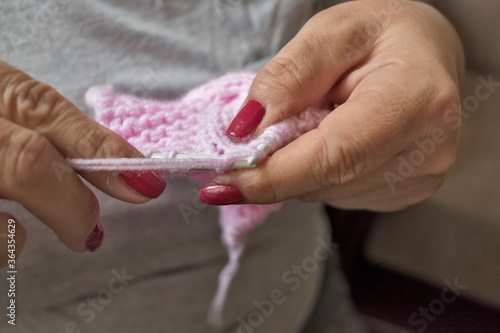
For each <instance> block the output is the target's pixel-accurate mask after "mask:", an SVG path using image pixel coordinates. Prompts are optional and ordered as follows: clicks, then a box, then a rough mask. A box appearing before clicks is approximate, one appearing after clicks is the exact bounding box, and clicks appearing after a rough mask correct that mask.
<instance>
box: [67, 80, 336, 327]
mask: <svg viewBox="0 0 500 333" xmlns="http://www.w3.org/2000/svg"><path fill="white" fill-rule="evenodd" d="M254 77H255V74H254V73H249V72H241V73H231V74H227V75H225V76H223V77H221V78H218V79H216V80H213V81H211V82H209V83H207V84H205V85H202V86H200V87H198V88H196V89H194V90H192V91H190V92H189V93H187V94H186V95H185V96H183V97H182V98H180V99H177V100H173V101H161V100H155V99H147V98H139V97H135V96H132V95H128V94H124V93H120V92H117V91H115V90H114V89H113V87H111V86H96V87H92V88H91V89H89V91H88V92H87V94H86V101H87V104H88V105H89V106H90V107H91V108H92V109H93V110H94V112H95V117H96V120H97V121H98V122H100V123H101V124H103V125H104V126H106V127H108V128H110V129H111V130H113V131H115V132H116V133H118V134H119V135H121V136H122V137H123V138H125V139H126V140H128V142H130V143H131V144H132V145H133V146H135V147H136V148H137V149H139V150H140V151H141V152H142V153H143V154H144V155H145V156H150V155H151V154H152V153H158V152H160V153H163V155H164V156H165V158H163V159H160V160H156V161H153V162H152V161H151V160H152V159H107V160H106V161H102V160H78V159H76V160H71V161H70V164H71V165H72V166H73V167H75V168H76V169H80V170H95V171H97V170H115V171H120V170H130V169H132V170H146V169H149V168H151V167H152V166H153V167H154V169H155V170H159V173H160V174H161V175H163V176H168V177H171V176H182V177H188V178H192V179H193V178H194V179H195V180H198V181H200V182H202V183H206V182H207V181H208V180H210V178H211V177H212V176H214V175H215V174H216V173H221V172H224V171H226V170H227V169H228V168H229V166H230V165H231V164H232V163H234V162H235V161H237V160H241V159H245V160H246V159H248V158H252V159H253V160H254V161H255V162H256V163H258V162H260V161H262V160H263V159H264V158H265V157H266V156H267V154H268V153H272V152H274V151H276V150H277V149H279V148H281V147H283V146H285V145H286V144H288V143H289V142H290V141H292V140H294V139H296V138H297V137H299V136H300V135H302V134H303V133H305V132H307V131H309V130H311V129H314V128H316V127H317V126H318V124H319V123H320V121H321V120H322V119H323V118H324V117H325V116H326V115H327V114H328V112H329V111H330V109H329V107H328V105H327V103H326V102H324V101H322V102H319V103H318V104H317V105H315V106H312V107H309V108H308V109H306V110H304V111H303V112H301V113H299V114H297V115H295V116H292V117H290V118H288V119H286V120H284V121H282V122H280V123H278V124H275V125H273V126H270V127H268V128H266V129H265V130H264V132H263V133H262V134H261V135H260V136H259V137H257V138H255V139H253V140H251V141H248V142H243V143H235V142H233V141H231V140H230V139H229V138H228V137H227V136H226V135H225V130H226V129H227V127H228V126H229V124H230V123H231V121H232V119H233V118H234V117H235V116H236V114H237V113H238V110H239V108H240V107H241V104H242V103H243V101H244V99H245V98H246V96H247V95H248V91H249V89H250V85H251V83H252V81H253V79H254ZM263 147H264V149H263ZM176 154H203V155H212V156H219V157H221V159H218V160H213V159H210V158H206V157H200V158H196V159H190V160H182V159H180V160H179V159H176V158H175V156H176ZM103 162H105V165H106V167H103V166H102V165H103ZM151 163H153V164H151ZM192 168H196V169H203V168H208V169H214V170H213V171H204V172H203V171H197V172H193V171H191V170H190V169H192ZM280 208H281V204H280V203H278V204H272V205H231V206H221V207H220V225H221V229H222V238H223V240H224V243H225V244H226V246H228V249H229V257H230V261H229V264H228V266H226V268H225V269H224V271H223V272H222V273H221V276H220V278H219V290H218V293H217V295H216V297H215V300H214V303H213V307H212V310H213V312H212V321H216V322H217V321H220V315H221V311H222V307H223V303H224V299H225V296H226V292H227V288H228V287H229V284H230V281H231V279H232V278H233V276H234V274H235V273H236V271H237V268H238V259H239V256H240V255H241V253H242V249H243V244H244V241H245V236H246V235H247V233H248V232H249V231H250V230H252V229H253V228H254V227H255V226H256V225H258V224H260V223H262V222H263V221H264V220H265V219H266V218H267V216H268V215H269V214H270V213H271V212H273V211H277V210H279V209H280Z"/></svg>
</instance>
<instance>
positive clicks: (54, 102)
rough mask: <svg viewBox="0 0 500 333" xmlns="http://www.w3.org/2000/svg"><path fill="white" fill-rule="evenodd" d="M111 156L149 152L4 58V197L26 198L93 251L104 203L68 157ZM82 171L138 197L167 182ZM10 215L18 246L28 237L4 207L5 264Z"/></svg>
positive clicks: (0, 134)
mask: <svg viewBox="0 0 500 333" xmlns="http://www.w3.org/2000/svg"><path fill="white" fill-rule="evenodd" d="M108 157H109V158H111V157H115V158H116V157H143V156H142V154H141V153H140V152H139V151H137V150H136V149H135V148H134V147H132V146H131V145H130V144H129V143H128V142H127V141H126V140H125V139H123V138H122V137H120V136H119V135H118V134H116V133H114V132H112V131H111V130H109V129H107V128H105V127H103V126H102V125H100V124H98V123H96V122H95V121H93V120H92V119H90V118H89V117H87V116H86V115H85V114H84V113H83V112H81V111H80V110H79V109H78V108H77V107H76V106H75V105H74V104H73V103H71V102H70V101H69V100H67V99H66V98H64V97H63V96H61V95H60V94H59V93H58V92H57V91H56V90H55V89H54V88H52V87H51V86H49V85H47V84H44V83H42V82H39V81H37V80H35V79H33V78H31V77H30V76H29V75H27V74H25V73H23V72H21V71H19V70H17V69H16V68H14V67H12V66H9V65H8V64H6V63H3V62H0V199H7V200H14V201H17V202H19V203H21V204H22V205H23V206H24V207H25V208H26V209H27V210H28V211H30V212H31V213H32V214H33V215H35V216H36V217H37V218H38V219H40V220H41V221H42V222H43V223H45V224H46V225H47V226H48V227H49V228H51V229H52V230H53V231H54V232H55V233H56V235H57V236H58V237H59V239H60V240H61V241H62V242H63V243H64V244H65V245H66V246H67V247H69V248H70V249H72V250H74V251H78V252H85V251H92V252H93V251H95V250H97V248H98V247H99V246H100V244H101V243H102V239H103V234H104V233H103V229H102V226H101V224H100V223H99V203H98V201H97V198H96V196H95V195H94V193H92V191H91V190H90V189H89V188H88V187H87V186H86V185H85V184H84V183H83V181H82V180H81V178H80V177H79V176H78V175H77V173H76V172H75V171H74V170H73V169H71V168H70V167H69V166H68V165H67V163H66V158H87V159H91V158H108ZM80 175H81V176H82V177H83V178H85V179H86V180H87V181H89V182H90V183H91V184H93V185H94V186H95V187H97V188H98V189H100V190H101V191H103V192H105V193H107V194H109V195H111V196H113V197H115V198H117V199H120V200H123V201H126V202H131V203H144V202H147V201H149V200H150V199H153V198H156V197H158V196H159V195H160V194H161V193H162V192H163V190H164V188H165V186H166V183H165V181H164V180H163V179H162V178H160V177H159V176H158V175H157V174H156V173H154V172H152V171H147V172H141V173H139V172H126V173H120V174H118V173H111V172H88V173H84V172H82V173H80ZM9 219H11V220H14V221H15V222H16V252H20V249H21V248H22V247H23V245H24V241H25V238H26V237H25V232H24V230H23V228H22V226H21V225H20V223H19V221H18V220H17V219H15V218H14V217H12V216H10V215H9V214H8V213H4V212H0V267H1V266H3V265H5V263H6V262H7V256H6V254H7V243H8V242H7V240H8V237H7V226H8V223H9ZM11 224H12V221H11Z"/></svg>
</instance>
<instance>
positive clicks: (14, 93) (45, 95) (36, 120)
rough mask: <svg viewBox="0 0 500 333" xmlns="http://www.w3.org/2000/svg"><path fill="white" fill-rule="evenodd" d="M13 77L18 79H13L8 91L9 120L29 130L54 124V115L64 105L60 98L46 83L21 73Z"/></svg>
mask: <svg viewBox="0 0 500 333" xmlns="http://www.w3.org/2000/svg"><path fill="white" fill-rule="evenodd" d="M13 75H15V76H17V77H18V78H17V79H13V82H15V83H14V84H13V87H12V89H11V90H10V92H11V93H10V97H9V100H10V101H11V103H10V107H9V108H8V109H9V110H10V112H11V114H10V117H11V119H14V120H16V122H18V123H20V124H24V125H26V126H27V127H29V128H35V127H38V128H41V127H43V126H46V125H49V124H51V123H53V122H55V121H56V114H57V113H58V111H60V106H61V105H62V104H63V103H64V99H63V98H62V96H61V95H60V94H59V93H58V92H57V91H56V90H55V89H54V88H52V87H51V86H50V85H48V84H46V83H43V82H40V81H37V80H34V79H32V78H30V77H27V76H26V75H25V74H22V73H21V74H17V73H16V74H13ZM14 101H15V102H14ZM14 103H15V104H14Z"/></svg>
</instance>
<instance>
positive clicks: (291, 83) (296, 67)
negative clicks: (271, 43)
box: [255, 55, 312, 104]
mask: <svg viewBox="0 0 500 333" xmlns="http://www.w3.org/2000/svg"><path fill="white" fill-rule="evenodd" d="M304 72H305V73H309V74H308V75H312V74H311V72H312V69H311V67H310V65H309V64H308V63H307V62H306V61H304V60H298V59H294V58H292V57H290V56H286V55H282V56H280V55H278V56H276V57H275V58H274V59H273V60H272V61H271V62H270V63H269V64H268V65H267V66H266V67H264V68H263V69H262V70H261V72H260V73H259V74H260V75H258V76H257V77H256V79H255V82H256V84H258V85H259V86H260V87H265V88H267V89H265V90H266V91H273V92H275V91H279V92H280V94H281V95H282V96H285V97H286V98H284V100H285V101H287V102H288V103H289V104H294V103H296V102H297V98H298V97H299V96H301V95H303V94H304V92H305V91H306V87H305V83H304V79H302V75H303V74H302V73H304ZM274 94H275V93H274Z"/></svg>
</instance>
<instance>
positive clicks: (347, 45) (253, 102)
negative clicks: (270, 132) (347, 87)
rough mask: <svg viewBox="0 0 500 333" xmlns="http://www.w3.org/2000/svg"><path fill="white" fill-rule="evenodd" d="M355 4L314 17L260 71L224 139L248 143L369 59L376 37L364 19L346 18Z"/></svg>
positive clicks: (319, 95) (306, 105)
mask: <svg viewBox="0 0 500 333" xmlns="http://www.w3.org/2000/svg"><path fill="white" fill-rule="evenodd" d="M352 6H357V4H353V3H349V4H344V5H339V6H334V7H332V8H330V9H327V10H325V11H323V12H320V13H319V14H317V15H316V16H314V17H313V18H311V19H310V20H309V21H308V22H307V23H306V24H305V26H304V27H303V28H302V29H301V30H300V32H299V33H298V34H297V35H296V36H295V37H294V38H293V39H292V40H291V41H290V42H289V43H288V44H287V45H286V46H285V47H284V48H283V49H282V50H281V51H280V52H279V53H278V54H277V55H276V56H275V57H274V58H273V59H272V60H271V61H270V62H269V63H267V64H266V66H265V67H264V68H262V70H260V72H259V73H258V74H257V76H256V77H255V79H254V81H253V83H252V85H251V87H250V91H249V94H248V97H247V98H246V99H245V101H244V103H243V105H244V106H243V107H242V109H241V110H240V112H239V113H238V114H237V115H236V117H235V118H234V119H233V121H232V123H231V124H230V126H229V127H228V129H227V131H226V135H228V136H229V137H230V138H232V139H233V140H235V141H239V140H245V139H248V138H249V137H251V136H252V135H253V134H254V133H256V132H261V131H262V130H263V129H264V128H266V127H267V126H269V125H272V124H274V123H277V122H279V121H281V120H283V119H285V118H287V117H289V116H292V115H294V114H296V113H298V112H300V111H302V110H304V109H305V108H307V107H308V106H310V105H312V104H314V103H316V102H317V101H318V100H319V99H320V98H321V97H323V96H325V95H326V94H327V93H328V92H329V91H330V89H331V88H332V87H333V86H334V85H335V83H336V82H337V81H338V79H339V78H340V77H341V76H342V75H343V74H344V73H345V72H346V71H348V70H349V69H350V68H352V67H353V66H355V65H356V64H357V63H359V62H360V61H361V60H362V59H364V58H365V57H366V56H367V55H368V53H369V52H370V50H371V47H372V45H373V43H374V41H375V40H376V37H377V36H374V35H373V33H371V34H367V31H366V29H365V28H366V22H365V21H362V20H357V19H355V18H352V15H347V13H352V10H353V9H352V8H350V7H352ZM377 35H378V34H377ZM359 41H362V42H359ZM257 128H259V130H258V131H257Z"/></svg>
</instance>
